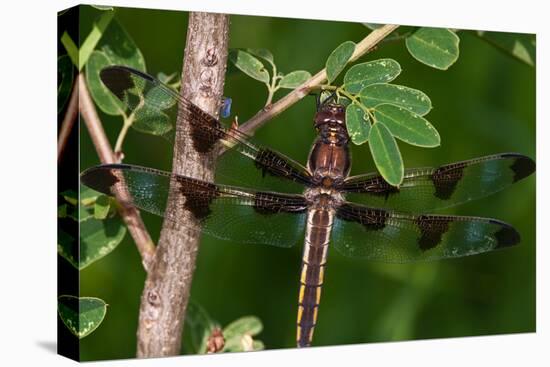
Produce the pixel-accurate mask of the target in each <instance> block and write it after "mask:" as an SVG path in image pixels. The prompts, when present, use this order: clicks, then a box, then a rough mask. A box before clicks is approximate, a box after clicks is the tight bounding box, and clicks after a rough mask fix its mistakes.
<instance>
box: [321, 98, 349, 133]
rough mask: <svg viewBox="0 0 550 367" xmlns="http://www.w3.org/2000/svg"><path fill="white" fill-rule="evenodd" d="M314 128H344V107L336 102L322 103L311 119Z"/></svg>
mask: <svg viewBox="0 0 550 367" xmlns="http://www.w3.org/2000/svg"><path fill="white" fill-rule="evenodd" d="M313 123H314V125H315V128H316V129H317V130H318V131H319V130H321V129H322V128H323V127H329V128H344V129H345V128H346V109H345V107H344V105H342V104H338V103H332V102H331V103H323V104H322V105H321V106H320V107H319V109H318V110H317V113H316V114H315V117H314V119H313Z"/></svg>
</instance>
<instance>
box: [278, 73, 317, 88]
mask: <svg viewBox="0 0 550 367" xmlns="http://www.w3.org/2000/svg"><path fill="white" fill-rule="evenodd" d="M309 78H311V74H310V73H309V72H307V71H305V70H295V71H293V72H290V73H288V74H286V75H285V76H284V77H283V78H282V79H281V81H280V82H279V87H281V88H288V89H294V88H296V87H298V86H300V85H302V84H303V83H305V81H306V80H308V79H309Z"/></svg>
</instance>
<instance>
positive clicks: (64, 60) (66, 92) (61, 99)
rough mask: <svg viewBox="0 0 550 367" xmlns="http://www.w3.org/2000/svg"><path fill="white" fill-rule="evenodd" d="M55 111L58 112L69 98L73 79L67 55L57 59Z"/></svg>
mask: <svg viewBox="0 0 550 367" xmlns="http://www.w3.org/2000/svg"><path fill="white" fill-rule="evenodd" d="M57 73H58V74H57V77H58V79H57V113H60V112H61V111H62V110H63V107H65V104H66V103H67V101H68V100H69V96H70V95H71V90H72V87H73V81H74V67H73V63H72V61H71V59H70V57H69V56H68V55H61V56H59V58H58V59H57Z"/></svg>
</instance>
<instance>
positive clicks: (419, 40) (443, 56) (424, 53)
mask: <svg viewBox="0 0 550 367" xmlns="http://www.w3.org/2000/svg"><path fill="white" fill-rule="evenodd" d="M459 42H460V38H458V36H457V35H456V34H455V33H454V32H452V31H450V30H448V29H446V28H420V29H419V30H417V31H416V32H414V33H413V34H412V35H410V36H409V37H407V39H406V40H405V44H406V45H407V50H409V53H410V54H411V55H412V56H413V57H414V58H415V59H417V60H418V61H420V62H421V63H423V64H426V65H428V66H431V67H433V68H436V69H440V70H447V69H448V68H449V67H450V66H451V65H452V64H454V63H455V61H456V60H458V53H459V49H458V44H459Z"/></svg>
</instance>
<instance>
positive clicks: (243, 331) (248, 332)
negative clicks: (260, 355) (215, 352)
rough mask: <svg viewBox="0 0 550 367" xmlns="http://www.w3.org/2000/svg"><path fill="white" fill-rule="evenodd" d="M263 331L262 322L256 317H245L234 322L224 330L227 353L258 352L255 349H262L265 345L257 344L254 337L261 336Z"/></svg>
mask: <svg viewBox="0 0 550 367" xmlns="http://www.w3.org/2000/svg"><path fill="white" fill-rule="evenodd" d="M262 329H263V325H262V322H261V321H260V319H259V318H257V317H255V316H245V317H241V318H240V319H237V320H235V321H233V322H232V323H231V324H229V325H227V326H226V327H225V328H224V329H223V336H224V338H225V345H224V348H223V350H224V351H226V352H246V351H252V350H257V349H254V348H255V347H258V348H260V347H262V348H263V343H256V345H254V340H253V339H252V337H253V336H254V335H257V334H259V333H260V332H261V331H262Z"/></svg>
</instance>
